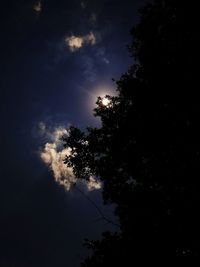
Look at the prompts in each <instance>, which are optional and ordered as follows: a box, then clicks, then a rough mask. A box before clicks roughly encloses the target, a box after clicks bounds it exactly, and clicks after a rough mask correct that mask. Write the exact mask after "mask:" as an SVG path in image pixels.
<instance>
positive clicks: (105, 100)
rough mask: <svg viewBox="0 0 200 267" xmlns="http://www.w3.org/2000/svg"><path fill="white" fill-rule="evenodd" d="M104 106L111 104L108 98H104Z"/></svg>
mask: <svg viewBox="0 0 200 267" xmlns="http://www.w3.org/2000/svg"><path fill="white" fill-rule="evenodd" d="M102 104H103V105H104V106H105V107H107V106H108V105H109V104H110V100H109V99H108V98H107V97H104V98H103V99H102Z"/></svg>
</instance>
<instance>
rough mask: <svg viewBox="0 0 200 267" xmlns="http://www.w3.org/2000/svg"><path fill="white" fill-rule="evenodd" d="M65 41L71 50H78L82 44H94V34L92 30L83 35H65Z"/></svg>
mask: <svg viewBox="0 0 200 267" xmlns="http://www.w3.org/2000/svg"><path fill="white" fill-rule="evenodd" d="M65 43H66V45H67V46H68V48H69V49H70V51H71V52H75V51H77V50H79V49H80V48H81V47H83V45H94V44H96V36H95V34H94V33H93V32H90V33H89V34H86V35H83V36H75V35H71V36H66V37H65Z"/></svg>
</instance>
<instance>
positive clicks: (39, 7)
mask: <svg viewBox="0 0 200 267" xmlns="http://www.w3.org/2000/svg"><path fill="white" fill-rule="evenodd" d="M33 10H34V11H35V12H37V13H41V12H42V3H41V1H38V2H37V3H36V4H35V5H34V6H33Z"/></svg>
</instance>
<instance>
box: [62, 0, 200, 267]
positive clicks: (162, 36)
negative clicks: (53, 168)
mask: <svg viewBox="0 0 200 267" xmlns="http://www.w3.org/2000/svg"><path fill="white" fill-rule="evenodd" d="M186 18H187V20H186ZM131 33H132V35H133V37H134V39H133V43H132V45H131V46H130V47H129V49H130V53H131V55H132V56H133V57H134V58H135V62H136V63H135V64H134V65H133V66H132V67H131V68H130V69H129V70H128V72H127V73H125V74H124V75H122V77H121V79H120V80H119V81H117V83H116V85H117V91H118V96H116V97H111V96H108V97H109V99H110V101H111V102H110V105H109V106H103V105H101V101H102V99H101V98H98V100H97V108H96V109H95V116H99V117H100V118H101V121H102V126H101V127H100V128H88V129H87V131H85V132H81V131H80V130H78V129H77V128H74V127H71V129H70V131H71V134H70V135H69V136H68V137H67V139H65V142H66V146H69V147H72V155H71V156H69V157H67V158H66V164H68V165H69V166H71V167H73V169H74V172H75V174H76V175H77V177H79V178H82V179H88V178H89V177H90V176H91V175H92V176H96V177H99V178H100V179H101V180H102V181H103V182H104V188H103V197H104V200H105V202H106V203H115V204H117V208H116V211H115V212H116V214H117V215H118V217H119V220H120V227H121V232H120V234H118V235H113V236H112V235H109V236H108V235H106V236H104V237H103V239H102V241H101V242H100V241H94V242H93V246H92V249H93V250H94V255H93V256H92V257H90V258H88V259H87V260H86V261H85V263H83V266H84V267H85V266H107V265H111V263H113V264H114V263H115V262H116V263H117V262H121V263H122V262H124V263H125V262H129V261H130V262H133V258H132V256H133V254H134V256H135V257H136V255H137V256H141V257H143V256H148V257H149V258H152V259H155V258H158V255H159V256H162V257H164V258H166V257H168V258H172V257H174V256H184V255H188V254H189V255H193V256H197V255H199V223H200V222H199V198H200V194H199V177H200V141H199V136H200V130H199V116H200V105H199V103H197V102H196V98H197V96H198V94H197V90H196V89H197V88H198V86H197V85H198V84H199V81H198V73H197V66H196V63H197V51H198V50H199V48H198V46H197V43H198V40H197V39H198V31H197V17H196V14H195V7H194V6H192V5H191V6H189V5H187V6H186V5H185V4H184V3H183V2H180V1H170V0H163V1H155V2H154V3H153V4H149V5H147V6H146V7H145V8H144V9H143V10H142V11H141V22H140V23H139V24H138V25H137V26H136V27H134V28H133V30H132V31H131ZM184 88H185V89H184ZM191 100H193V101H191ZM113 240H115V241H113ZM107 247H109V253H108V249H107ZM119 247H120V249H121V254H119V253H118V251H119Z"/></svg>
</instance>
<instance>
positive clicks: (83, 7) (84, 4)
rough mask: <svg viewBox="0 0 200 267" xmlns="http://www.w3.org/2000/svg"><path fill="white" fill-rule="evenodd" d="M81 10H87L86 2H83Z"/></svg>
mask: <svg viewBox="0 0 200 267" xmlns="http://www.w3.org/2000/svg"><path fill="white" fill-rule="evenodd" d="M81 8H82V9H85V8H86V3H85V1H81Z"/></svg>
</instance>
